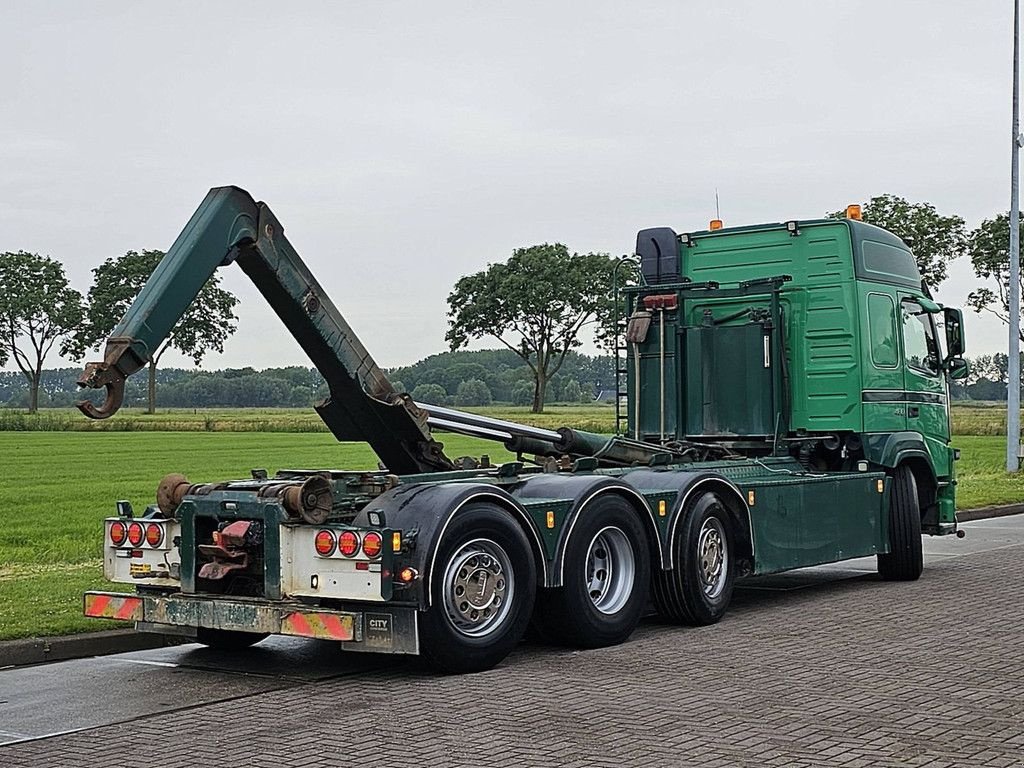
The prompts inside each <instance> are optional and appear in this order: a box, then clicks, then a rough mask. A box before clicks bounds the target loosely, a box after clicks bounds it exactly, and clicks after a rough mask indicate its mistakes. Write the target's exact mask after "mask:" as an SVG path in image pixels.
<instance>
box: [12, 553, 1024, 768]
mask: <svg viewBox="0 0 1024 768" xmlns="http://www.w3.org/2000/svg"><path fill="white" fill-rule="evenodd" d="M1022 559H1024V546H1012V547H1007V548H1004V549H1001V550H996V551H992V552H989V553H986V554H983V555H972V556H966V557H960V558H955V559H950V560H946V561H943V562H939V563H936V564H933V565H931V566H930V567H929V568H928V569H927V570H926V572H925V576H924V578H923V579H922V580H921V581H920V582H917V583H913V584H886V583H883V582H880V581H878V580H877V579H875V578H874V577H863V578H855V579H850V580H844V581H839V582H834V583H830V584H825V585H822V586H818V587H813V588H808V589H800V590H790V591H781V592H765V591H757V592H754V591H744V592H743V593H742V594H740V595H738V598H737V601H736V603H735V606H734V609H733V610H732V612H731V613H730V614H729V615H728V616H727V618H726V619H725V620H724V621H723V622H722V623H721V624H719V625H717V626H715V627H708V628H703V629H685V628H677V627H668V626H661V625H657V624H653V623H648V624H645V625H643V626H641V628H640V629H639V630H638V632H637V633H636V635H635V636H634V638H633V640H632V641H631V642H629V643H628V644H626V645H623V646H620V647H618V648H607V649H602V650H596V651H586V652H572V651H566V650H565V649H552V648H540V647H534V646H527V647H524V648H523V649H522V650H521V651H520V652H518V653H517V654H515V655H514V656H513V657H511V658H510V659H509V660H508V661H507V662H506V663H505V664H504V665H502V667H501V668H499V669H496V670H493V671H491V672H487V673H483V674H478V675H472V676H464V677H437V676H434V675H431V674H428V673H426V672H422V671H419V670H418V668H417V667H416V666H415V665H413V664H409V663H406V662H401V661H396V662H395V664H394V666H393V667H389V668H388V669H387V670H384V671H376V672H367V673H365V674H361V675H356V676H353V677H346V678H344V679H336V680H329V681H323V682H316V683H311V684H308V685H300V686H296V687H291V688H288V689H285V690H277V691H271V692H263V693H258V694H254V695H251V696H247V697H244V698H239V699H235V700H232V701H224V702H220V703H216V704H210V705H205V706H200V707H195V708H191V709H185V710H180V711H177V712H173V713H170V714H163V715H158V716H153V717H149V718H146V719H145V720H143V721H140V722H139V723H137V724H135V725H114V726H106V727H102V728H96V729H92V730H88V731H83V732H80V733H75V734H69V735H64V736H57V737H52V738H47V739H40V740H37V741H31V742H24V743H20V744H13V745H9V746H6V747H0V766H5V768H21V767H22V766H120V767H125V766H130V767H132V768H141V767H142V766H160V767H161V768H176V767H178V766H181V767H182V768H185V767H188V768H193V766H203V767H204V768H208V767H210V766H244V767H246V768H262V767H263V766H268V767H270V766H273V767H276V766H333V765H346V764H360V765H396V766H449V765H451V766H509V765H526V766H544V765H552V766H624V765H644V766H660V765H680V766H712V765H716V766H717V765H725V766H748V765H749V766H755V765H756V766H847V767H852V766H896V765H898V766H921V767H922V768H923V767H924V766H929V767H930V768H931V767H938V766H1024V642H1022V641H1024V575H1022ZM2 727H3V725H2V723H0V728H2Z"/></svg>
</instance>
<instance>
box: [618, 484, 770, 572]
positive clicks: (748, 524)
mask: <svg viewBox="0 0 1024 768" xmlns="http://www.w3.org/2000/svg"><path fill="white" fill-rule="evenodd" d="M623 480H624V481H625V482H626V483H628V484H629V485H631V486H632V487H634V488H636V489H637V490H639V491H640V492H641V493H645V494H651V495H660V496H665V497H669V498H672V503H671V507H670V509H669V510H668V511H667V513H666V517H665V524H664V525H663V526H662V528H661V542H660V543H661V546H660V555H661V570H663V571H668V570H671V569H673V568H674V567H675V562H674V557H675V555H674V553H673V547H672V543H673V541H674V537H675V534H676V530H677V528H678V526H679V521H680V519H681V518H682V514H683V511H684V510H685V509H686V505H687V504H688V503H689V502H690V499H692V498H693V496H694V494H695V493H697V492H698V491H700V490H702V489H707V490H715V491H716V492H718V494H719V496H720V497H721V499H722V501H723V503H724V504H725V505H726V509H727V510H728V511H729V514H730V522H731V523H732V525H733V528H734V530H735V531H737V532H738V535H737V537H736V538H737V541H738V542H739V544H740V553H741V556H742V557H747V558H749V559H750V561H751V562H753V560H754V540H753V528H752V521H751V519H750V508H749V507H748V506H747V502H746V499H745V498H744V496H743V493H742V491H740V489H739V488H738V487H737V486H736V484H735V483H733V482H732V481H731V480H729V479H728V478H726V477H725V476H723V475H721V474H719V473H718V472H713V471H710V470H697V471H694V470H679V469H638V470H635V471H633V472H630V473H629V474H627V475H625V476H624V477H623Z"/></svg>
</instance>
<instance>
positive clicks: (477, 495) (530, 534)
mask: <svg viewBox="0 0 1024 768" xmlns="http://www.w3.org/2000/svg"><path fill="white" fill-rule="evenodd" d="M480 501H483V502H488V503H491V504H494V505H495V506H497V507H499V508H500V509H502V510H504V511H505V512H507V513H508V514H509V519H510V520H512V521H514V522H515V523H516V525H517V526H518V527H519V528H520V529H521V530H522V531H523V535H524V536H526V540H527V541H528V542H529V545H530V551H531V552H532V554H533V558H534V569H535V570H536V574H537V584H538V586H540V585H543V586H548V583H547V581H548V576H547V568H546V567H545V563H546V562H547V556H546V554H545V551H544V544H543V539H542V537H541V533H540V531H538V529H537V527H536V525H535V524H534V522H533V519H532V518H531V517H530V515H529V513H528V512H527V511H526V510H525V509H524V508H523V506H522V504H520V503H519V502H518V501H517V500H516V499H515V498H513V497H512V496H510V495H509V494H508V493H507V492H506V491H504V490H503V489H501V488H498V487H496V486H493V485H489V484H484V483H449V484H439V485H427V484H423V485H417V484H411V485H403V486H398V487H397V488H394V489H392V490H391V491H388V492H387V493H385V494H383V495H382V496H380V497H378V498H377V499H376V500H375V501H374V503H373V504H370V505H368V506H367V508H366V509H365V510H364V511H362V512H360V513H359V515H358V516H357V517H356V522H357V524H359V523H360V521H361V520H362V519H363V518H364V517H365V515H366V514H367V512H372V511H380V512H384V513H385V515H386V521H387V524H388V527H390V528H400V529H401V530H402V531H403V535H405V536H406V538H407V539H408V538H409V537H412V538H413V540H414V541H415V547H414V548H413V549H412V550H410V551H409V552H407V553H406V552H403V553H402V556H401V563H400V564H399V563H396V569H397V568H398V567H401V565H410V566H412V567H413V568H415V569H416V570H417V571H418V572H419V573H420V578H419V579H417V581H416V582H415V585H414V587H412V588H411V589H410V591H411V595H410V597H415V599H416V601H417V602H418V604H419V606H420V607H421V608H428V607H430V605H431V602H432V590H431V589H430V587H431V585H432V583H433V578H434V571H435V565H436V560H437V551H438V549H439V548H440V546H441V542H442V540H443V538H444V533H445V531H446V530H447V529H448V526H449V525H450V524H451V521H452V520H453V519H454V518H455V516H456V515H457V514H459V512H460V511H461V510H463V509H465V508H466V506H468V505H469V504H471V503H473V502H480Z"/></svg>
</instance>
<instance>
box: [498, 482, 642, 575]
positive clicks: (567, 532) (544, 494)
mask: <svg viewBox="0 0 1024 768" xmlns="http://www.w3.org/2000/svg"><path fill="white" fill-rule="evenodd" d="M515 494H516V496H517V498H520V499H530V498H561V499H567V500H569V501H570V504H571V506H570V507H569V510H568V512H567V513H566V515H565V519H564V520H563V523H562V527H561V529H560V531H559V535H558V540H557V541H556V542H555V546H554V554H553V556H552V558H551V562H550V563H548V565H547V571H548V574H547V583H546V584H545V586H549V587H560V586H562V585H563V583H564V568H565V553H566V549H567V548H568V546H569V541H570V540H571V538H572V535H573V532H574V531H575V530H576V523H577V522H578V520H579V519H580V515H581V514H583V513H584V510H585V509H586V508H587V507H588V506H589V505H591V504H593V503H594V502H595V501H597V500H598V499H601V498H607V497H609V496H614V497H617V498H620V499H622V500H623V501H624V502H625V503H626V504H627V505H628V506H629V507H630V509H632V510H633V513H634V514H635V515H636V516H637V519H638V520H639V521H640V525H641V526H642V527H643V529H644V533H645V534H647V539H648V547H650V551H651V557H652V560H655V559H661V557H662V543H661V536H660V534H659V531H658V523H657V521H656V519H655V516H654V510H652V509H651V506H650V504H648V503H647V499H645V498H644V495H643V494H642V493H641V492H640V491H639V490H637V489H636V488H634V487H633V486H631V485H629V484H627V483H625V482H623V480H622V479H620V478H615V477H607V476H603V475H558V474H550V475H538V476H535V477H534V478H531V479H529V480H527V481H526V482H524V483H523V484H522V485H521V486H520V487H519V488H518V489H517V490H516V491H515Z"/></svg>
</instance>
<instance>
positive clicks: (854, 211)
mask: <svg viewBox="0 0 1024 768" xmlns="http://www.w3.org/2000/svg"><path fill="white" fill-rule="evenodd" d="M846 218H848V219H853V220H854V221H863V220H864V217H863V216H861V213H860V206H859V205H848V206H846Z"/></svg>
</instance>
